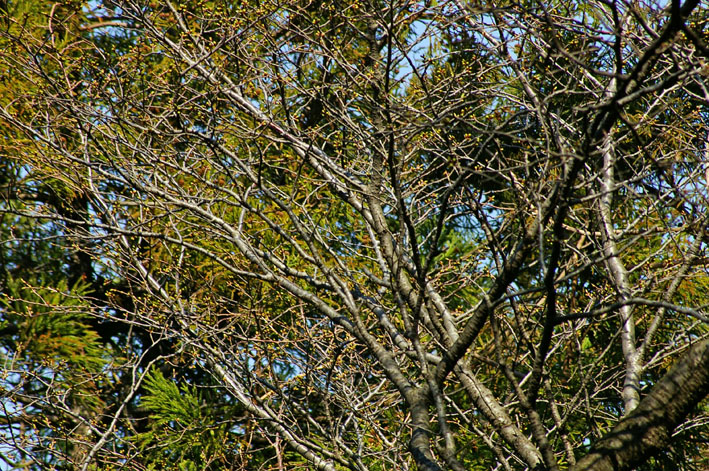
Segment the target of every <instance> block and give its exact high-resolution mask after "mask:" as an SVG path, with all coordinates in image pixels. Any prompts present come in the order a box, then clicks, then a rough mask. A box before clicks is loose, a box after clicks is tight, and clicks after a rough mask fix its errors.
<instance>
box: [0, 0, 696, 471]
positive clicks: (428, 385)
mask: <svg viewBox="0 0 709 471" xmlns="http://www.w3.org/2000/svg"><path fill="white" fill-rule="evenodd" d="M193 3H194V4H192V3H190V2H187V4H177V3H173V2H170V1H165V2H147V1H128V0H127V1H116V2H104V4H103V5H101V6H100V8H98V7H97V9H96V11H93V12H92V14H88V13H87V16H86V17H85V19H84V20H82V21H83V22H81V24H80V25H79V26H78V27H76V28H75V30H74V32H73V33H70V31H71V30H70V24H69V23H70V22H71V21H73V20H71V19H65V20H64V21H65V23H66V24H61V25H60V21H59V19H58V17H57V16H55V17H53V18H51V17H50V18H49V20H48V24H49V25H50V26H49V33H47V35H45V36H43V37H42V38H40V39H34V40H30V39H28V38H30V36H23V35H22V34H19V33H17V34H15V35H14V36H13V34H14V33H13V34H10V33H7V34H6V35H5V37H4V41H6V43H7V44H12V45H13V46H12V47H13V48H14V49H13V50H14V51H15V52H14V55H13V56H12V57H10V56H9V55H8V56H7V57H6V58H4V59H2V61H3V64H4V65H3V67H4V68H5V70H14V71H15V73H17V74H21V79H22V80H25V81H27V82H28V83H34V84H37V85H36V87H35V88H32V89H31V90H27V91H23V92H22V93H21V94H18V95H17V96H16V97H14V98H13V99H6V97H5V98H3V100H4V101H3V102H2V108H0V120H1V121H2V123H4V124H3V126H5V127H4V128H3V129H12V130H13V132H15V133H17V134H16V135H17V136H22V139H23V141H22V142H24V144H23V145H24V146H25V147H24V149H25V150H24V151H23V152H24V154H23V155H24V156H23V157H22V158H23V159H24V161H23V162H22V165H23V166H24V167H23V168H25V169H26V171H25V172H21V173H20V174H18V178H17V179H16V181H14V182H12V184H11V185H6V186H5V187H4V188H3V192H4V198H5V199H4V201H3V202H2V211H3V212H4V213H7V214H14V215H17V214H20V215H23V216H27V217H30V218H35V219H37V220H39V221H43V223H44V224H53V225H57V226H58V227H61V228H62V230H61V231H60V232H61V234H60V238H59V239H58V240H60V242H61V243H66V244H74V245H75V246H76V247H78V249H77V251H78V252H80V253H81V254H82V256H87V257H89V258H90V260H91V261H90V263H91V264H92V266H93V270H94V272H95V273H97V274H98V273H100V274H101V276H102V277H103V278H104V279H105V280H106V281H107V282H108V280H110V279H112V278H114V277H115V278H121V279H123V280H127V282H126V284H124V285H123V288H122V289H123V293H122V294H124V295H125V294H126V293H128V294H129V295H130V297H131V299H132V305H130V306H128V305H125V303H123V302H119V301H118V300H119V299H120V300H122V299H125V296H120V295H119V294H116V295H115V296H114V297H112V296H110V295H107V296H106V298H105V299H104V300H103V301H102V302H104V303H105V304H104V307H103V308H101V309H100V310H99V309H93V310H92V311H91V312H92V313H93V314H94V315H97V316H105V317H107V318H110V319H111V320H112V321H116V322H122V323H127V324H129V325H132V326H134V328H136V329H143V330H147V331H149V332H151V335H153V336H154V338H155V342H156V343H157V342H159V341H169V342H171V343H170V344H171V345H174V350H173V351H172V352H170V353H169V355H167V358H174V361H175V362H177V361H178V360H177V358H178V357H179V358H184V357H185V356H186V357H188V358H189V359H190V360H189V361H191V362H193V364H194V365H195V366H196V367H199V368H203V369H205V370H206V371H209V372H210V373H211V375H213V376H214V378H215V379H216V381H217V383H218V384H219V385H220V387H221V388H223V390H224V394H226V395H228V396H230V397H231V398H232V399H233V400H235V401H238V402H239V403H241V405H242V406H243V407H244V408H245V411H246V412H245V413H246V414H247V415H248V416H249V417H250V419H249V420H250V423H251V424H252V425H253V427H254V430H257V433H258V434H260V435H262V436H265V437H268V440H269V442H270V443H271V444H272V446H278V447H282V446H283V447H285V448H286V449H289V450H291V451H294V452H296V453H297V454H299V455H300V456H301V457H302V458H303V459H304V460H306V462H307V463H308V466H310V467H312V468H316V469H322V470H336V469H354V470H366V469H371V470H376V469H413V468H416V469H420V470H426V471H433V470H441V469H452V470H456V471H461V470H465V469H473V468H472V467H473V466H477V465H480V463H483V464H484V466H487V468H486V469H493V468H495V469H546V470H558V469H567V468H568V469H578V470H581V469H584V470H586V469H599V470H601V469H631V468H633V467H634V466H636V465H640V464H642V463H643V462H645V460H647V458H648V456H650V455H651V454H652V453H654V452H656V451H658V450H663V449H664V450H665V451H666V450H668V448H667V447H669V446H670V445H672V446H675V445H674V444H675V443H676V442H677V440H680V439H682V437H690V436H691V437H694V436H699V435H701V434H702V433H704V434H705V435H706V419H707V416H706V415H702V414H695V413H694V412H693V411H695V408H696V407H697V405H698V404H700V403H701V401H702V400H703V399H704V397H705V395H706V393H707V391H708V388H709V344H708V343H707V341H706V340H704V339H705V338H706V337H707V332H709V330H708V328H709V324H708V322H709V313H707V310H706V305H707V301H706V300H707V299H709V298H707V293H708V292H709V276H708V274H707V254H706V241H707V240H706V238H707V235H708V231H709V221H707V217H708V216H709V213H708V212H707V202H708V196H707V195H708V194H709V188H708V187H707V185H708V183H707V182H708V178H707V177H709V147H707V144H706V143H707V142H709V136H708V131H707V119H708V116H709V115H708V112H709V110H708V109H707V102H708V100H709V91H708V90H707V87H706V83H705V77H706V75H707V73H708V70H709V69H708V67H709V66H708V65H707V63H709V62H708V61H709V48H708V46H707V41H708V40H709V25H708V24H707V22H708V21H709V15H708V14H707V12H706V11H705V10H703V9H702V8H701V7H699V6H698V4H699V2H698V0H687V1H685V2H684V3H682V2H679V1H672V2H659V3H658V2H651V1H647V2H645V1H643V2H635V1H627V2H626V1H608V2H606V1H600V0H598V1H593V2H566V1H549V2H526V1H523V2H486V1H482V2H470V3H466V2H464V1H457V0H454V1H446V2H440V3H437V2H412V1H404V0H386V1H373V0H357V1H353V2H339V1H335V2H322V3H317V2H310V3H308V2H307V1H304V0H283V1H280V0H279V1H276V0H265V1H262V2H260V3H253V2H252V3H249V2H223V3H222V2H213V3H214V5H213V4H212V2H193ZM102 17H103V18H104V19H102ZM52 21H54V23H52ZM60 26H61V27H62V28H64V30H65V32H64V33H62V32H58V31H59V29H60ZM52 28H54V30H52ZM8 31H9V30H8ZM61 34H65V38H66V37H70V39H71V40H66V39H61V40H60V35H61ZM72 34H73V35H74V36H71V35H72ZM47 38H49V39H47ZM117 38H121V39H122V40H123V41H125V43H127V44H129V46H126V47H125V49H122V50H121V51H120V53H117V52H116V51H115V50H108V49H107V48H106V46H105V44H114V43H111V41H108V39H113V40H116V39H117ZM102 39H103V42H102ZM112 47H115V46H112ZM18 80H20V78H18ZM18 139H19V138H18ZM49 180H51V181H52V182H55V183H53V185H55V186H56V187H57V188H59V187H61V188H62V190H61V191H63V193H62V195H63V198H65V199H66V201H70V202H72V201H73V202H77V201H79V202H80V204H79V205H73V206H72V205H70V204H67V206H70V208H69V209H67V210H65V211H60V210H58V209H57V206H56V205H51V204H48V202H47V199H46V198H43V197H42V194H41V193H40V192H38V191H36V188H37V184H38V182H42V183H43V184H44V183H46V182H47V181H49ZM3 240H4V241H9V240H11V237H10V236H3ZM171 361H172V360H171ZM180 361H184V360H180ZM136 365H137V364H136ZM673 365H674V366H673ZM122 368H127V367H126V366H125V365H123V366H122ZM145 371H147V369H143V367H138V366H135V368H134V370H133V373H132V376H131V378H132V380H131V385H132V386H131V388H130V389H129V391H130V393H128V394H126V395H125V396H123V397H122V399H121V400H122V401H124V402H123V403H122V404H123V405H126V404H128V403H129V402H130V401H132V400H134V394H135V392H136V391H138V388H139V387H140V383H141V381H142V378H143V376H144V374H145ZM67 407H69V406H67ZM96 414H98V416H100V419H98V420H97V419H96V417H92V416H90V414H83V415H86V416H82V414H81V413H79V414H78V415H79V416H81V417H79V420H81V421H83V422H82V423H84V425H86V426H87V427H88V428H87V430H88V429H90V430H91V431H90V432H87V433H86V444H85V447H84V448H83V452H82V453H83V454H81V455H80V456H79V455H77V456H76V457H75V458H76V460H77V461H78V462H79V463H78V465H79V466H81V467H82V469H92V468H91V463H93V462H96V460H107V459H109V457H110V453H111V451H110V447H108V445H107V444H110V443H114V442H115V441H116V440H119V439H120V437H119V438H116V437H117V433H116V430H117V429H118V428H120V427H121V426H122V425H121V424H122V421H123V420H124V419H125V407H123V406H121V407H117V408H114V409H110V410H103V411H100V412H97V413H96ZM242 432H243V433H244V435H245V436H246V435H247V432H246V431H244V430H241V431H240V433H242ZM693 434H695V435H693ZM696 434H698V435H696ZM673 437H675V438H674V439H673ZM678 437H679V438H678ZM591 445H593V447H591ZM241 446H246V445H241ZM131 449H132V448H130V447H127V448H125V450H128V451H125V453H126V455H125V456H124V460H127V461H123V462H124V463H132V462H134V461H132V460H133V459H135V462H139V453H138V452H137V451H135V450H134V451H133V452H131V451H130V450H131ZM131 453H135V456H134V455H131ZM692 453H694V454H692ZM690 455H691V457H690V459H693V460H699V459H701V455H702V452H701V450H700V451H697V449H694V451H693V452H691V453H690ZM706 456H707V455H706V449H704V458H706ZM476 463H477V464H476ZM475 469H477V468H475Z"/></svg>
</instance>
